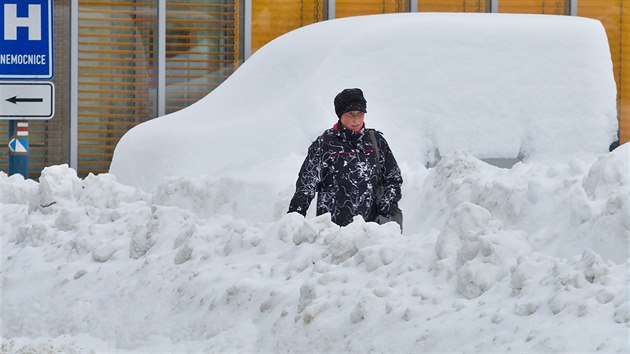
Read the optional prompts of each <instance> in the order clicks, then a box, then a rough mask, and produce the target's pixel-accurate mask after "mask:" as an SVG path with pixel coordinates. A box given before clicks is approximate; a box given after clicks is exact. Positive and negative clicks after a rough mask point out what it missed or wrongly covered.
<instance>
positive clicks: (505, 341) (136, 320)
mask: <svg viewBox="0 0 630 354" xmlns="http://www.w3.org/2000/svg"><path fill="white" fill-rule="evenodd" d="M629 160H630V144H624V145H622V146H621V147H620V148H618V149H617V150H615V151H614V152H612V153H608V154H604V155H602V156H600V157H599V158H598V159H597V160H596V161H588V162H587V161H581V160H571V161H569V162H567V163H559V164H556V165H544V164H535V163H531V164H521V163H519V164H517V166H515V168H513V169H509V170H508V169H500V168H497V167H494V166H491V165H488V164H486V163H484V162H482V161H480V160H478V159H476V158H474V157H472V156H470V155H469V154H466V153H461V152H459V153H454V154H449V155H447V156H445V157H444V158H443V159H442V161H441V162H440V163H439V164H438V165H437V166H436V167H435V168H432V169H429V170H428V171H426V172H427V173H426V174H419V175H417V176H411V175H408V176H406V177H407V181H406V183H405V190H404V193H405V194H406V195H407V196H408V198H409V196H411V195H413V196H414V197H415V198H417V199H418V203H417V205H416V207H415V208H408V210H407V213H406V215H407V217H408V220H411V222H412V223H415V224H416V228H417V229H418V230H422V231H421V232H419V233H413V234H405V235H400V234H399V231H398V228H397V226H396V225H395V224H393V223H392V224H386V225H382V226H380V225H377V224H374V223H365V222H363V221H362V220H360V219H359V220H356V221H355V222H354V223H352V224H350V225H349V226H348V227H345V228H339V227H338V226H336V225H334V224H332V223H331V222H330V219H329V217H328V216H327V215H324V216H321V217H317V218H306V219H305V218H303V217H301V216H300V215H297V214H289V215H284V214H282V213H281V212H280V210H278V214H277V215H278V217H277V219H276V220H275V221H272V222H253V221H249V220H246V219H241V218H236V217H234V216H232V215H231V214H233V213H232V211H234V210H236V209H238V208H239V207H240V205H241V204H246V203H247V202H248V201H249V200H248V199H247V198H245V197H242V196H239V190H240V189H241V185H240V184H239V183H235V181H232V180H223V181H215V182H210V181H207V180H199V179H183V178H180V179H176V180H171V181H169V182H165V183H164V184H162V185H161V187H160V188H159V189H158V191H156V192H155V193H153V194H149V193H145V192H142V191H141V190H139V189H137V188H132V187H129V186H125V185H121V184H119V183H117V182H116V180H115V177H114V176H113V175H110V174H103V175H99V176H89V177H87V178H85V179H83V180H81V179H79V178H77V177H76V173H75V172H74V170H72V169H69V168H68V167H67V166H56V167H49V168H46V169H45V170H44V171H43V174H42V177H41V180H40V182H39V183H35V182H33V181H24V180H22V179H21V178H20V177H16V176H13V177H7V176H6V175H5V174H3V173H0V193H1V194H0V195H1V196H2V199H1V200H0V202H1V203H2V204H1V205H2V229H1V230H0V231H1V234H2V235H3V237H2V259H3V301H2V320H3V323H2V329H3V330H2V336H3V352H6V353H9V352H15V351H18V350H19V349H22V350H26V349H33V350H35V351H37V352H40V351H45V350H47V348H52V349H54V350H60V351H64V352H76V353H84V352H91V351H96V352H156V351H161V352H171V351H180V352H182V351H183V352H365V351H382V352H446V351H448V352H454V351H456V352H471V351H474V352H477V351H486V352H487V351H493V352H506V351H514V352H613V353H615V352H619V353H621V352H627V351H628V349H629V348H630V347H629V343H628V338H629V337H628V334H629V326H630V311H629V298H628V283H629V274H630V272H629V271H630V269H629V266H630V262H629V260H628V242H629V238H630V225H629V220H630V218H629V212H628V210H629V204H630V203H629V202H628V200H629V196H630V194H629V182H628V169H629V168H630V167H629ZM290 194H291V193H290V191H286V192H285V193H283V194H281V195H278V196H277V200H278V203H279V204H282V203H284V202H285V201H286V200H287V199H288V198H290ZM173 197H175V199H173ZM411 198H413V197H411ZM204 200H205V201H206V202H201V201H204ZM209 201H212V203H210V202H209ZM171 202H174V203H173V204H180V205H181V204H185V205H186V207H185V208H182V207H178V206H172V205H171V206H169V204H170V203H171ZM184 202H185V203H184ZM409 204H411V203H409V202H408V205H409ZM414 219H415V220H414Z"/></svg>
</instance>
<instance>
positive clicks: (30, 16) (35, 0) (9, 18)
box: [0, 0, 54, 79]
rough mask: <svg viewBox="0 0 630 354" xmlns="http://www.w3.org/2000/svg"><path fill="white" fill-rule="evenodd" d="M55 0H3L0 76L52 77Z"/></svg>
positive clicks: (0, 29) (17, 77)
mask: <svg viewBox="0 0 630 354" xmlns="http://www.w3.org/2000/svg"><path fill="white" fill-rule="evenodd" d="M52 18H53V17H52V0H0V21H2V23H0V79H52V77H53V75H54V72H53V30H52V29H53V20H52Z"/></svg>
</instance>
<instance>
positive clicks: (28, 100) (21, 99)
mask: <svg viewBox="0 0 630 354" xmlns="http://www.w3.org/2000/svg"><path fill="white" fill-rule="evenodd" d="M6 101H9V102H11V103H13V104H18V102H44V99H43V98H18V97H17V96H13V97H11V98H7V99H6Z"/></svg>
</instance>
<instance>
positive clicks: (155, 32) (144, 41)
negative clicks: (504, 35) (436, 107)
mask: <svg viewBox="0 0 630 354" xmlns="http://www.w3.org/2000/svg"><path fill="white" fill-rule="evenodd" d="M395 12H497V13H530V14H548V15H558V16H583V17H590V18H595V19H598V20H600V21H601V22H602V23H603V25H604V27H605V28H606V32H607V34H608V39H609V43H610V51H611V55H612V59H613V64H614V74H615V80H616V83H617V89H618V100H617V108H618V116H619V122H620V132H619V135H620V141H621V143H624V142H628V141H630V1H628V0H406V1H405V0H223V1H221V0H187V1H182V0H110V1H92V0H54V55H55V68H54V72H55V76H54V78H53V80H52V81H53V82H54V84H55V87H56V92H55V100H56V103H55V116H54V117H53V118H52V119H51V120H48V121H30V124H29V125H30V126H29V133H30V136H29V146H30V177H31V178H37V177H38V176H39V173H40V171H41V170H42V169H43V168H44V167H46V166H49V165H55V164H63V163H67V164H70V166H71V167H73V168H75V169H76V170H77V171H78V173H79V175H81V176H85V175H87V174H88V173H102V172H107V171H108V169H109V164H110V161H111V158H112V155H113V152H114V148H115V146H116V143H117V142H118V140H119V139H120V138H121V137H122V136H123V135H124V134H125V132H126V131H128V130H129V129H131V128H132V127H133V126H135V125H137V124H139V123H142V122H144V121H147V120H150V119H152V118H155V117H157V116H161V115H164V114H167V113H171V112H174V111H177V110H180V109H182V108H185V107H187V106H189V105H191V104H193V103H194V102H196V101H198V100H199V99H201V98H202V97H204V96H205V95H206V94H208V93H209V92H211V91H212V90H213V89H214V88H216V87H217V86H218V85H220V84H221V82H223V81H224V80H225V79H227V78H228V77H229V76H230V74H231V73H233V72H234V70H236V69H237V68H238V66H239V64H241V63H242V62H243V61H244V60H246V59H247V58H248V57H249V56H250V55H251V54H252V53H253V52H255V51H256V50H257V49H259V48H260V47H262V46H263V45H265V44H266V43H267V42H269V41H271V40H272V39H274V38H276V37H278V36H280V35H282V34H284V33H287V32H289V31H291V30H294V29H296V28H299V27H302V26H306V25H308V24H312V23H315V22H319V21H325V20H328V19H332V18H340V17H348V16H359V15H368V14H381V13H395ZM392 55H395V53H393V54H392ZM8 141H9V136H8V123H7V121H0V145H1V146H4V147H5V148H3V149H0V170H2V171H7V163H8V148H6V146H7V144H8ZM167 143H168V142H165V144H167Z"/></svg>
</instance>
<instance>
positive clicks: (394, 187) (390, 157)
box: [378, 132, 403, 217]
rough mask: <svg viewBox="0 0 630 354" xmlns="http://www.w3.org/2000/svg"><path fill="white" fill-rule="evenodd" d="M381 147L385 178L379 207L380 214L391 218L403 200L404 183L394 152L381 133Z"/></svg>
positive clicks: (382, 174) (382, 168)
mask: <svg viewBox="0 0 630 354" xmlns="http://www.w3.org/2000/svg"><path fill="white" fill-rule="evenodd" d="M379 140H380V141H379V147H380V150H381V155H382V156H381V166H380V167H381V176H383V182H382V183H383V187H384V191H383V197H382V199H381V203H380V205H379V210H378V214H379V215H383V216H385V217H391V216H392V214H393V212H394V210H395V209H397V208H398V201H399V200H400V198H401V196H402V195H401V191H400V186H401V185H402V183H403V180H402V175H401V173H400V168H398V163H397V162H396V158H394V154H393V153H392V150H391V149H390V148H389V144H387V140H385V138H384V137H383V135H382V134H381V133H380V132H379Z"/></svg>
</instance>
